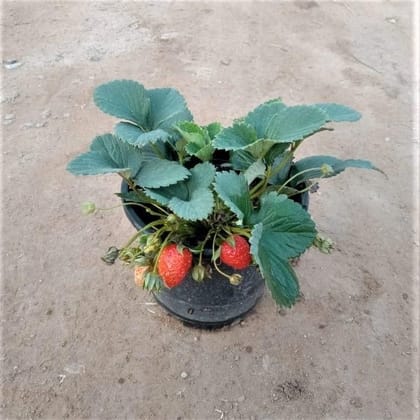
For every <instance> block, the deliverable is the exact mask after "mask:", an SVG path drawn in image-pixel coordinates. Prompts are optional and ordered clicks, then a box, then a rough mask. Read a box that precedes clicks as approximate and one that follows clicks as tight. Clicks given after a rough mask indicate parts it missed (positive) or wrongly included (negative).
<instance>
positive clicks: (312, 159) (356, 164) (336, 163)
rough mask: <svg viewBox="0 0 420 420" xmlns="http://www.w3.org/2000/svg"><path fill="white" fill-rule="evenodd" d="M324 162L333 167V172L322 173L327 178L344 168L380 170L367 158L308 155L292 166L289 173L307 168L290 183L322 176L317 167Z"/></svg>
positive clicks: (295, 172) (293, 183) (294, 183)
mask: <svg viewBox="0 0 420 420" xmlns="http://www.w3.org/2000/svg"><path fill="white" fill-rule="evenodd" d="M324 164H327V165H329V166H331V168H332V169H333V172H332V173H330V174H328V175H324V176H323V177H324V178H329V177H332V176H335V175H338V174H339V173H341V172H343V171H344V170H345V169H346V168H361V169H373V170H376V171H379V172H382V171H381V170H380V169H378V168H376V167H375V166H374V165H373V164H372V163H371V162H369V161H368V160H361V159H346V160H342V159H339V158H336V157H334V156H324V155H320V156H309V157H307V158H303V159H301V160H298V161H297V162H295V164H294V165H293V166H292V174H291V175H294V174H297V173H298V172H302V171H306V170H308V172H306V173H304V174H302V175H300V176H298V177H296V178H295V179H294V180H293V181H292V185H296V184H299V183H301V182H303V181H306V180H309V179H314V178H320V177H321V176H322V172H321V170H320V169H318V168H320V167H321V166H322V165H324ZM311 168H314V169H313V170H312V171H310V169H311Z"/></svg>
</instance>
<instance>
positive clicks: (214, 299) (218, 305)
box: [121, 181, 309, 328]
mask: <svg viewBox="0 0 420 420" xmlns="http://www.w3.org/2000/svg"><path fill="white" fill-rule="evenodd" d="M128 191H129V187H128V185H127V183H126V182H125V181H123V182H122V184H121V193H123V194H124V193H127V192H128ZM123 201H124V200H123ZM295 201H297V202H299V203H300V204H301V205H302V207H304V208H305V210H307V209H308V204H309V195H308V193H305V194H303V195H302V196H296V199H295ZM123 208H124V212H125V214H126V216H127V217H128V220H130V222H131V224H132V225H133V226H134V227H135V228H136V229H137V230H139V229H141V228H142V227H143V226H145V222H144V221H143V217H144V215H145V213H144V212H143V211H142V208H141V207H140V206H124V207H123ZM146 217H147V214H146ZM220 267H221V268H222V270H223V271H224V272H226V273H228V274H233V272H234V271H233V270H232V269H231V268H230V267H227V266H225V265H224V264H221V265H220ZM235 272H237V273H239V274H241V275H242V282H241V283H240V284H239V285H238V286H234V285H232V284H230V283H229V281H228V280H227V279H226V278H225V277H224V276H222V275H220V274H219V273H218V272H217V271H215V270H213V272H212V275H211V278H210V279H206V280H204V281H203V282H202V283H197V282H196V281H194V279H193V278H192V276H191V274H189V275H188V276H187V277H186V278H185V280H184V281H183V282H182V283H181V284H180V285H179V286H176V287H174V288H172V289H167V288H164V289H162V290H161V291H160V292H153V295H154V298H155V300H156V301H157V303H159V304H160V305H161V306H162V307H163V308H165V309H166V311H167V312H169V313H170V314H171V315H173V316H175V317H176V318H178V319H179V320H181V321H183V322H184V323H185V324H187V325H190V326H194V327H199V328H220V327H223V326H225V325H229V324H231V323H232V322H234V321H236V320H240V319H243V318H244V316H245V315H246V314H247V313H248V312H249V311H250V310H251V309H252V308H254V306H255V305H256V303H257V301H258V300H259V299H260V297H261V296H262V295H263V293H264V289H265V285H264V279H263V278H262V276H261V274H260V272H259V270H258V269H257V268H256V267H255V266H250V267H248V268H246V269H244V270H236V271H235Z"/></svg>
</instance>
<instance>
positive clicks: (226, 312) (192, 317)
mask: <svg viewBox="0 0 420 420" xmlns="http://www.w3.org/2000/svg"><path fill="white" fill-rule="evenodd" d="M221 268H222V269H223V270H224V271H226V272H228V273H229V271H228V270H229V269H228V268H227V267H225V266H223V265H222V266H221ZM235 272H238V273H239V274H241V275H242V282H241V283H240V284H239V285H238V286H233V285H231V284H230V283H229V281H228V279H226V278H225V277H223V276H221V275H219V274H218V273H213V274H212V277H211V279H206V280H204V281H203V282H202V283H197V282H196V281H194V280H193V279H192V277H191V276H188V277H187V278H186V279H185V280H184V281H183V282H182V283H181V284H180V285H179V286H177V287H174V288H173V289H163V290H161V291H160V292H154V293H153V295H154V297H155V299H156V301H157V303H159V304H160V305H161V306H162V307H163V308H165V309H166V311H167V312H169V313H170V314H171V315H173V316H175V317H176V318H178V319H179V320H181V321H183V322H184V323H185V324H186V325H189V326H194V327H199V328H220V327H223V326H226V325H229V324H231V323H232V322H234V321H236V320H239V319H241V318H243V317H244V316H245V314H246V313H247V312H249V311H250V310H251V309H252V308H253V307H254V306H255V305H256V303H257V301H258V299H259V298H260V297H261V296H262V294H263V292H264V287H265V286H264V280H263V278H262V277H261V274H260V273H259V271H258V270H257V268H256V267H248V268H246V269H245V270H238V271H235Z"/></svg>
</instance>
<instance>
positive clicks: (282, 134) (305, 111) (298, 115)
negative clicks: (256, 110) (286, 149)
mask: <svg viewBox="0 0 420 420" xmlns="http://www.w3.org/2000/svg"><path fill="white" fill-rule="evenodd" d="M326 121H327V118H326V114H325V113H324V111H322V110H320V109H318V108H315V107H312V106H306V105H298V106H292V107H289V108H284V109H283V110H282V111H280V112H279V113H278V114H276V115H275V116H274V117H273V118H272V119H271V121H270V123H269V125H268V126H267V129H266V132H265V138H267V139H271V140H276V141H277V142H289V143H290V142H293V141H297V140H302V139H303V138H304V137H306V136H308V135H309V134H312V133H314V132H315V131H318V130H319V129H320V128H321V127H322V126H323V125H324V124H325V123H326Z"/></svg>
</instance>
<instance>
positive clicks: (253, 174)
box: [244, 159, 266, 185]
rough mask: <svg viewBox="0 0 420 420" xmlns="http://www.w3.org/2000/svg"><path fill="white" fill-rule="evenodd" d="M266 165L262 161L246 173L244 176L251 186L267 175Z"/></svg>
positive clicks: (258, 161)
mask: <svg viewBox="0 0 420 420" xmlns="http://www.w3.org/2000/svg"><path fill="white" fill-rule="evenodd" d="M265 169H266V168H265V165H264V163H263V162H262V160H260V159H258V160H257V161H255V162H254V163H253V164H252V165H251V166H250V167H249V168H248V169H247V170H246V171H245V172H244V176H245V178H246V180H247V182H248V185H250V184H251V183H252V182H253V181H254V180H255V179H257V178H260V177H262V176H263V175H264V174H265Z"/></svg>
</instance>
